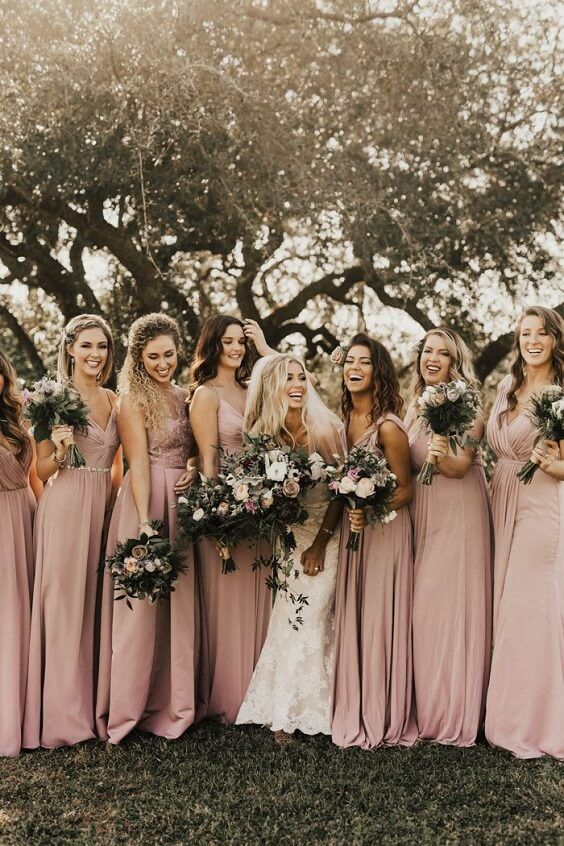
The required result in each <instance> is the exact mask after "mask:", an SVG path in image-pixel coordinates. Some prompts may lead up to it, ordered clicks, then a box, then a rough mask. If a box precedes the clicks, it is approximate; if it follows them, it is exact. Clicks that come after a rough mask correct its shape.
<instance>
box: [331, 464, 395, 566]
mask: <svg viewBox="0 0 564 846" xmlns="http://www.w3.org/2000/svg"><path fill="white" fill-rule="evenodd" d="M327 476H328V479H329V482H328V487H329V490H330V491H331V493H332V495H333V498H334V499H340V500H342V501H343V502H344V504H345V505H346V506H347V507H348V508H350V509H351V510H353V511H354V510H355V509H357V508H364V509H365V515H366V520H367V522H368V523H369V525H371V526H374V525H375V524H376V523H378V522H380V523H390V522H391V521H392V520H394V519H395V517H396V516H397V515H396V512H395V511H393V510H392V509H391V508H390V505H391V502H392V499H393V497H394V492H395V490H396V487H397V481H396V476H395V474H394V473H392V472H391V470H390V468H389V466H388V462H387V461H386V459H385V458H382V457H379V456H378V455H377V454H376V453H375V452H374V450H372V449H370V448H368V447H353V449H351V451H350V452H349V454H348V456H347V458H346V460H345V461H344V462H343V463H342V464H339V465H337V466H332V467H328V468H327ZM361 534H362V533H361V532H353V531H351V533H350V536H349V539H348V542H347V549H351V550H353V551H356V550H358V548H359V544H360V535H361Z"/></svg>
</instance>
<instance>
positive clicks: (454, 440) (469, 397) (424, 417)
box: [417, 379, 480, 485]
mask: <svg viewBox="0 0 564 846" xmlns="http://www.w3.org/2000/svg"><path fill="white" fill-rule="evenodd" d="M417 404H418V406H419V409H418V413H419V420H420V421H421V422H424V423H426V427H427V428H428V429H430V430H431V432H432V433H433V434H435V435H443V436H444V437H446V438H448V442H449V445H450V447H451V449H452V451H453V452H454V454H455V455H456V451H457V448H458V447H460V449H464V448H465V447H467V446H476V445H477V444H476V442H475V441H474V440H473V439H472V438H471V437H470V429H471V428H472V424H473V423H474V421H475V419H476V417H477V415H478V411H479V410H480V397H479V395H478V392H477V391H476V389H475V388H473V387H472V386H471V385H468V384H467V383H466V382H464V381H463V380H462V379H460V380H456V381H453V382H440V383H439V384H438V385H435V386H433V385H427V387H426V388H425V390H424V391H423V394H422V395H421V396H420V397H419V399H418V400H417ZM435 464H436V460H435V457H434V456H432V455H430V456H428V457H427V460H426V461H425V463H424V464H423V467H422V468H421V470H420V471H419V475H418V476H417V481H418V482H419V483H420V484H421V485H430V484H431V482H432V481H433V476H434V475H435V473H436V472H437V468H436V466H435Z"/></svg>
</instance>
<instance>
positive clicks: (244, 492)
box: [233, 482, 249, 502]
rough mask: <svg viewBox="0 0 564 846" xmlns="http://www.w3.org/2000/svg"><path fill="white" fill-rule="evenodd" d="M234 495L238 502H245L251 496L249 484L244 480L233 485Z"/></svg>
mask: <svg viewBox="0 0 564 846" xmlns="http://www.w3.org/2000/svg"><path fill="white" fill-rule="evenodd" d="M233 496H234V497H235V499H236V500H237V502H244V501H245V500H246V499H248V498H249V486H248V485H246V484H245V483H244V482H237V484H236V485H234V486H233Z"/></svg>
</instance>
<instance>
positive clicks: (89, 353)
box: [67, 327, 109, 377]
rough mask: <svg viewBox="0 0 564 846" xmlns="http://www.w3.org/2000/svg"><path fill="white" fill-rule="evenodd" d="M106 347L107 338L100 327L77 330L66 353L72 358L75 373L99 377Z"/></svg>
mask: <svg viewBox="0 0 564 846" xmlns="http://www.w3.org/2000/svg"><path fill="white" fill-rule="evenodd" d="M108 347H109V344H108V339H107V337H106V335H105V333H104V332H103V331H102V330H101V329H98V328H96V327H92V328H90V329H83V330H82V332H79V334H78V335H77V337H76V338H75V340H74V341H73V343H72V344H69V345H68V347H67V352H68V354H69V355H70V356H71V357H72V358H73V359H74V373H75V375H76V374H78V373H80V374H82V375H84V376H88V377H92V376H94V377H100V375H101V373H102V370H103V369H104V366H105V364H106V362H107V360H108Z"/></svg>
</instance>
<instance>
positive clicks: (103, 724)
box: [96, 386, 198, 743]
mask: <svg viewBox="0 0 564 846" xmlns="http://www.w3.org/2000/svg"><path fill="white" fill-rule="evenodd" d="M185 400H186V392H185V391H184V390H183V389H181V388H178V387H177V386H173V388H172V397H171V402H172V408H171V412H170V416H169V417H168V419H167V421H166V428H165V429H164V430H163V431H159V432H153V431H149V432H148V446H149V463H150V473H151V498H150V504H149V519H150V520H161V521H162V522H163V524H164V528H163V533H164V535H165V536H166V537H169V538H170V540H174V538H175V537H176V502H177V496H176V494H175V493H174V485H175V484H176V482H177V480H178V479H179V478H180V476H181V475H182V473H183V472H184V470H185V468H186V460H187V458H188V456H189V454H190V447H191V433H190V428H189V424H188V420H187V416H186V406H185ZM138 536H139V517H138V514H137V509H136V507H135V503H134V500H133V492H132V488H131V476H130V473H129V472H128V473H126V475H125V478H124V481H123V485H122V487H121V488H120V491H119V494H118V497H117V500H116V505H115V508H114V512H113V514H112V520H111V523H110V529H109V533H108V545H107V550H106V552H107V555H112V554H113V553H114V551H115V548H116V544H117V542H118V541H119V540H121V541H123V540H126V539H128V538H135V537H138ZM185 556H186V563H187V565H188V569H187V570H185V571H184V573H182V574H181V575H180V576H179V578H178V581H177V582H176V584H175V590H174V592H173V593H172V594H171V596H170V599H167V600H165V601H164V602H162V603H155V604H154V605H150V604H149V603H148V602H146V601H145V600H139V599H133V600H131V603H132V606H133V607H132V609H129V608H128V607H127V605H126V603H125V602H124V601H120V602H115V600H114V587H113V580H112V578H111V576H110V575H109V573H105V574H104V585H103V595H102V621H101V635H100V667H99V674H98V697H97V704H96V717H97V727H98V733H99V735H100V737H101V738H104V739H107V740H109V741H110V743H119V742H120V741H121V740H123V738H124V737H125V736H126V735H127V734H129V732H131V731H132V730H133V729H134V728H137V729H140V730H142V731H147V732H151V733H152V734H156V735H158V736H160V737H166V738H168V739H176V738H178V737H180V735H181V734H183V733H184V732H185V731H186V729H188V728H189V727H190V726H191V725H192V723H193V722H194V717H195V710H196V707H195V673H196V664H197V654H198V642H197V633H198V626H197V619H196V615H197V605H196V600H195V591H196V575H195V569H194V560H193V555H192V550H191V547H187V548H186V550H185Z"/></svg>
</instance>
